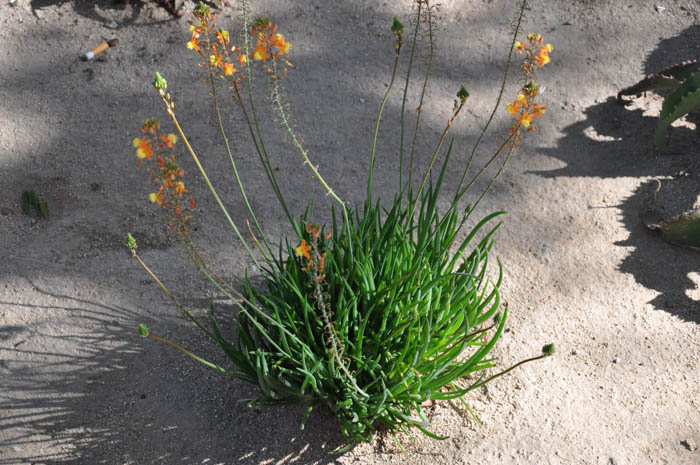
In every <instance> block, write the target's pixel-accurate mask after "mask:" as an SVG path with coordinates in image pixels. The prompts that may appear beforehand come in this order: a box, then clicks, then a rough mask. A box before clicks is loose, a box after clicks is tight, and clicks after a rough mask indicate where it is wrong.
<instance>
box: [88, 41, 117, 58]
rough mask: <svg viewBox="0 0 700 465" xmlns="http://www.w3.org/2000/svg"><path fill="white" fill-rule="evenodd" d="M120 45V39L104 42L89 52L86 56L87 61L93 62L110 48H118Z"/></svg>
mask: <svg viewBox="0 0 700 465" xmlns="http://www.w3.org/2000/svg"><path fill="white" fill-rule="evenodd" d="M118 43H119V39H112V40H109V41H107V42H102V43H101V44H100V45H98V46H97V47H95V48H93V49H92V50H90V51H89V52H87V53H86V54H85V59H87V60H92V59H93V58H95V57H96V56H97V55H99V54H100V53H102V52H104V51H105V50H107V49H108V48H110V47H114V46H116V45H117V44H118Z"/></svg>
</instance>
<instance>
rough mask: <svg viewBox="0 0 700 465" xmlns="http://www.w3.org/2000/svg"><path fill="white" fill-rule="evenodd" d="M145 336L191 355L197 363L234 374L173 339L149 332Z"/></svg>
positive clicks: (234, 374)
mask: <svg viewBox="0 0 700 465" xmlns="http://www.w3.org/2000/svg"><path fill="white" fill-rule="evenodd" d="M146 337H147V338H148V339H153V340H154V341H159V342H164V343H166V344H168V345H169V346H172V347H174V348H176V349H177V350H179V351H180V352H183V353H184V354H186V355H189V356H190V357H192V358H193V359H195V360H196V361H198V362H199V363H202V364H203V365H206V366H208V367H210V368H213V369H215V370H218V371H220V372H222V373H226V374H227V375H232V376H236V373H234V372H232V371H228V370H227V369H226V368H222V367H220V366H219V365H216V364H215V363H211V362H209V361H207V360H204V359H203V358H202V357H199V356H197V355H195V354H193V353H192V352H190V351H189V350H187V349H185V348H184V347H182V346H181V345H179V344H175V343H174V342H173V341H171V340H169V339H165V338H162V337H158V336H153V335H152V334H149V335H147V336H146Z"/></svg>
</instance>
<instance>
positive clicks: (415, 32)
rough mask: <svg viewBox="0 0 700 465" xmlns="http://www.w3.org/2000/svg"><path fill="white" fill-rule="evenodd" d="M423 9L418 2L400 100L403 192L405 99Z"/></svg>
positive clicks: (400, 159) (400, 181)
mask: <svg viewBox="0 0 700 465" xmlns="http://www.w3.org/2000/svg"><path fill="white" fill-rule="evenodd" d="M422 7H423V3H422V2H418V7H417V8H418V9H417V11H416V27H415V28H414V30H413V42H412V44H411V55H410V57H409V59H408V70H407V71H406V84H405V85H404V88H403V98H402V99H401V140H400V142H399V190H403V133H404V118H405V116H406V99H407V95H408V84H409V82H410V81H411V70H412V69H413V56H414V55H415V51H416V41H417V39H418V28H419V26H420V12H421V8H422Z"/></svg>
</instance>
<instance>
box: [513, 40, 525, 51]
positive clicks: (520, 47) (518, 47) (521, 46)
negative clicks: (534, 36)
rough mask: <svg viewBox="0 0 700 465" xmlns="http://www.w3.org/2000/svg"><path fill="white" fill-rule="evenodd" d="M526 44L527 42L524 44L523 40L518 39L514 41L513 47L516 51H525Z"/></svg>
mask: <svg viewBox="0 0 700 465" xmlns="http://www.w3.org/2000/svg"><path fill="white" fill-rule="evenodd" d="M526 46H527V44H525V43H523V42H520V41H518V42H515V49H516V50H517V51H518V53H523V52H524V51H525V47H526Z"/></svg>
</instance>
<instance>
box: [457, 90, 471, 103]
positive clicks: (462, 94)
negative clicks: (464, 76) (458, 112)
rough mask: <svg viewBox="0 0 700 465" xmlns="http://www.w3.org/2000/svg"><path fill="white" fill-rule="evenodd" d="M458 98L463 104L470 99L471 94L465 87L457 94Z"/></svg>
mask: <svg viewBox="0 0 700 465" xmlns="http://www.w3.org/2000/svg"><path fill="white" fill-rule="evenodd" d="M457 98H458V99H459V101H460V102H462V103H464V102H466V101H467V99H468V98H469V92H467V89H465V88H464V86H462V87H460V88H459V92H457Z"/></svg>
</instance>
